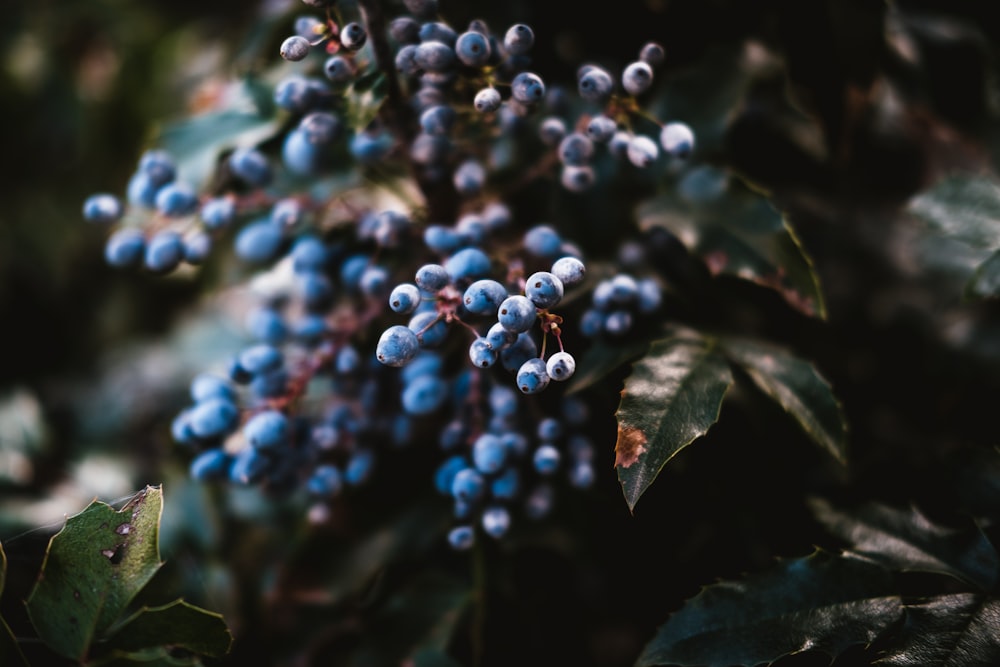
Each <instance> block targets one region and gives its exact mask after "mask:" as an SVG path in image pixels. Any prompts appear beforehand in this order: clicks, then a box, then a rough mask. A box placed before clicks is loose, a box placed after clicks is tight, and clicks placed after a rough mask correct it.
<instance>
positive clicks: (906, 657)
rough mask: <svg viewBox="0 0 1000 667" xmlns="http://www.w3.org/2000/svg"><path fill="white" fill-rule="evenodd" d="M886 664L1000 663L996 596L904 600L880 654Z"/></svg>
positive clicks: (999, 618)
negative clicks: (897, 628)
mask: <svg viewBox="0 0 1000 667" xmlns="http://www.w3.org/2000/svg"><path fill="white" fill-rule="evenodd" d="M877 664H879V665H886V666H887V667H908V666H910V665H920V667H959V665H998V664H1000V600H997V599H996V598H988V597H984V596H981V595H975V594H972V593H958V594H954V595H941V596H938V597H935V598H931V599H930V600H927V601H926V602H923V603H921V604H913V605H907V606H906V623H905V624H904V625H903V629H902V631H901V632H900V633H899V637H898V638H897V640H896V641H895V642H894V643H893V647H892V648H891V649H889V650H888V651H887V652H886V655H884V656H883V657H882V658H880V659H879V660H878V663H877Z"/></svg>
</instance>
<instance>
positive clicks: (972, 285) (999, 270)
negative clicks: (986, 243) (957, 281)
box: [965, 251, 1000, 297]
mask: <svg viewBox="0 0 1000 667" xmlns="http://www.w3.org/2000/svg"><path fill="white" fill-rule="evenodd" d="M965 295H966V296H969V297H973V296H978V297H986V296H997V295H1000V251H997V252H995V253H993V254H992V255H990V256H989V257H988V258H987V259H986V261H985V262H982V263H981V264H980V265H979V266H977V267H976V270H975V272H973V274H972V278H971V279H970V280H969V282H968V283H966V286H965Z"/></svg>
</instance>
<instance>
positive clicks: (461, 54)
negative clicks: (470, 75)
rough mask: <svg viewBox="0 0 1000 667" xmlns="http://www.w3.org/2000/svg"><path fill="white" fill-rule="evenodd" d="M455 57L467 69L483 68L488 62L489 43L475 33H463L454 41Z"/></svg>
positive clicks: (480, 34) (483, 36) (482, 36)
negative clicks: (467, 67)
mask: <svg viewBox="0 0 1000 667" xmlns="http://www.w3.org/2000/svg"><path fill="white" fill-rule="evenodd" d="M455 55H457V56H458V59H459V60H461V61H462V64H464V65H468V66H469V67H483V66H484V65H486V64H487V63H489V61H490V42H489V40H488V39H487V38H486V36H485V35H483V34H482V33H479V32H475V31H471V30H470V31H469V32H463V33H462V34H461V35H459V36H458V39H457V40H456V41H455Z"/></svg>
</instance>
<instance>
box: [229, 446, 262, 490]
mask: <svg viewBox="0 0 1000 667" xmlns="http://www.w3.org/2000/svg"><path fill="white" fill-rule="evenodd" d="M271 465H272V464H271V459H270V458H269V457H268V456H266V455H264V454H262V453H261V452H258V451H257V450H256V449H254V448H253V447H246V448H244V449H242V450H240V453H239V454H237V455H236V456H235V457H234V458H233V463H232V465H231V466H230V468H229V480H230V481H231V482H234V483H236V484H256V483H258V482H260V481H262V480H263V479H264V477H266V476H267V473H268V471H269V470H270V468H271Z"/></svg>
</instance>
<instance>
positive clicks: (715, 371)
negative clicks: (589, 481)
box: [615, 332, 733, 510]
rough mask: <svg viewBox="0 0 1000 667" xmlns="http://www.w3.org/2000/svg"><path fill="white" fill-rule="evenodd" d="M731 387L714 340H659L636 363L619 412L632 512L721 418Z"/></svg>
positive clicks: (622, 468) (621, 467)
mask: <svg viewBox="0 0 1000 667" xmlns="http://www.w3.org/2000/svg"><path fill="white" fill-rule="evenodd" d="M732 383H733V376H732V372H731V371H730V369H729V365H728V362H727V361H726V358H725V357H724V356H723V355H722V354H721V353H720V352H719V351H718V350H717V349H716V343H715V341H714V340H713V339H711V338H705V337H702V336H699V335H698V334H695V333H690V332H685V333H679V334H677V335H674V336H672V337H670V338H667V339H665V340H661V341H657V342H655V343H653V345H652V346H651V347H650V349H649V352H648V353H647V354H646V356H645V357H643V358H642V359H640V360H639V361H638V362H636V364H635V365H634V366H633V367H632V373H631V375H629V377H628V379H626V380H625V389H624V390H622V398H621V403H620V404H619V406H618V412H617V413H616V416H617V418H618V442H617V443H616V444H615V467H616V468H617V470H618V480H619V481H620V482H621V485H622V491H623V492H624V494H625V502H627V503H628V506H629V509H630V510H632V509H635V504H636V503H637V502H638V501H639V497H640V496H642V494H643V493H644V492H645V491H646V489H647V488H649V485H650V484H652V483H653V480H655V479H656V477H657V475H659V474H660V471H661V470H662V469H663V466H664V465H666V463H667V461H669V460H670V459H671V458H673V456H674V455H675V454H677V452H679V451H680V450H682V449H684V448H685V447H687V446H688V445H690V444H691V443H692V442H694V441H695V440H696V439H697V438H699V437H700V436H702V435H704V434H705V433H706V432H708V429H709V428H710V427H711V426H712V424H714V423H715V422H716V421H717V420H718V418H719V410H720V409H721V407H722V399H723V398H724V397H725V395H726V391H727V390H728V389H729V387H730V385H732Z"/></svg>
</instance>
